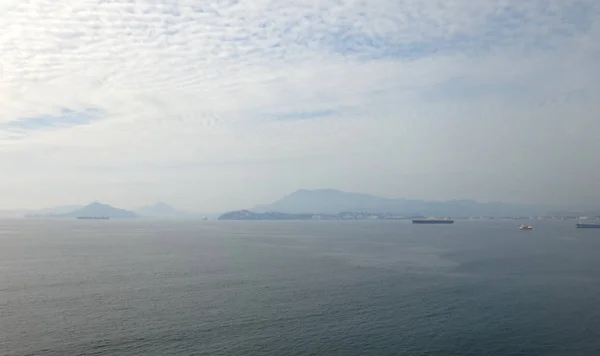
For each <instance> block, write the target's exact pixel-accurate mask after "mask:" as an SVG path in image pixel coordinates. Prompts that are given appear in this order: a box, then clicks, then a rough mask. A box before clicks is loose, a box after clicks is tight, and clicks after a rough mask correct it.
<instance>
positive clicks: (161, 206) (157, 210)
mask: <svg viewBox="0 0 600 356" xmlns="http://www.w3.org/2000/svg"><path fill="white" fill-rule="evenodd" d="M135 212H136V213H137V214H139V215H140V216H145V217H156V218H180V217H190V216H192V214H190V213H188V212H185V211H181V210H178V209H176V208H174V207H172V206H171V205H169V204H167V203H163V202H158V203H156V204H153V205H147V206H142V207H140V208H137V209H136V210H135Z"/></svg>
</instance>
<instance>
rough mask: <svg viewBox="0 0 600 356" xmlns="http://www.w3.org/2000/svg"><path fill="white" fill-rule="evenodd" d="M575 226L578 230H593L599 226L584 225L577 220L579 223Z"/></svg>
mask: <svg viewBox="0 0 600 356" xmlns="http://www.w3.org/2000/svg"><path fill="white" fill-rule="evenodd" d="M575 226H576V227H578V228H580V229H594V228H596V229H600V224H597V223H591V224H585V223H582V222H581V220H579V223H578V224H577V225H575Z"/></svg>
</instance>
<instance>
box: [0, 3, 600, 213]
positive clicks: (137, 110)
mask: <svg viewBox="0 0 600 356" xmlns="http://www.w3.org/2000/svg"><path fill="white" fill-rule="evenodd" d="M599 36H600V4H598V3H597V1H593V0H572V1H564V0H531V1H522V0H501V1H499V0H481V1H469V0H421V1H417V0H393V1H392V0H384V1H367V0H335V1H334V0H331V1H323V2H318V3H308V2H306V1H301V0H289V1H279V0H253V1H233V0H231V1H229V0H222V1H217V2H190V1H170V2H154V1H137V2H131V1H126V0H116V1H97V2H93V1H92V2H89V1H86V2H73V1H69V2H64V1H63V2H61V1H52V0H41V1H36V2H35V3H27V2H22V1H9V0H5V1H3V2H2V3H1V4H0V53H2V61H1V63H0V65H1V67H0V155H1V156H2V157H1V159H0V170H2V171H3V172H11V173H10V174H4V175H2V177H0V183H1V184H0V186H6V187H10V186H14V184H17V183H15V182H17V181H18V182H19V183H18V184H26V183H24V182H27V179H28V178H27V177H35V174H33V173H32V170H33V171H35V170H36V169H37V170H40V171H41V170H45V172H52V173H48V174H47V176H48V180H52V179H54V181H55V182H56V185H55V188H54V190H52V189H48V190H47V191H48V192H47V193H43V194H46V195H47V197H46V198H39V197H38V198H36V197H35V196H34V195H31V194H30V199H32V201H33V200H35V199H42V200H43V199H46V200H47V201H45V202H41V203H43V204H40V205H47V204H50V203H51V200H52V199H55V198H51V196H54V197H60V196H63V195H64V194H59V193H58V192H59V191H60V189H59V187H63V186H64V182H69V184H67V186H70V187H73V188H72V189H76V188H75V187H76V186H77V184H76V181H78V180H86V181H88V182H89V181H94V180H96V181H97V184H98V186H101V185H102V182H103V180H102V179H108V178H106V177H117V176H118V177H120V178H119V179H118V180H117V181H118V182H122V183H123V184H125V182H127V181H139V179H141V178H139V177H136V176H135V173H133V172H132V171H131V169H127V167H137V166H140V167H141V166H143V167H144V169H143V171H144V173H143V174H144V176H143V179H146V180H148V179H149V180H151V181H153V182H155V185H156V187H161V188H160V189H162V190H164V191H165V192H171V193H170V194H172V195H173V196H174V197H177V199H180V200H181V201H184V202H186V201H187V202H188V203H189V204H193V202H191V200H189V199H192V198H190V197H188V196H189V194H187V193H184V192H185V189H188V190H189V189H191V187H190V186H187V185H185V184H183V183H182V184H181V185H179V187H180V188H179V189H175V188H172V186H171V184H172V183H167V181H168V182H173V180H176V179H181V180H182V182H183V181H185V182H189V181H193V180H194V179H196V181H197V182H200V181H201V182H202V184H203V186H204V187H206V188H203V192H204V194H208V196H210V197H213V198H214V199H215V200H219V199H222V198H223V197H228V198H227V199H229V200H228V201H231V202H234V201H235V204H234V203H231V205H237V204H241V203H242V201H241V200H240V199H242V198H236V196H235V195H234V194H229V193H227V194H226V192H225V191H226V188H223V187H222V186H221V185H219V184H217V183H212V182H230V184H231V185H233V184H241V182H242V181H243V179H248V180H253V184H254V185H256V186H257V188H256V191H254V193H244V194H245V195H244V197H245V198H243V199H248V201H249V203H250V200H251V199H253V198H257V197H258V196H259V195H260V194H261V193H260V192H263V193H264V192H266V191H268V192H269V194H273V195H272V196H275V195H277V194H279V193H280V192H281V191H284V190H289V189H295V188H296V187H298V186H299V185H304V186H306V187H309V186H310V185H311V184H312V185H315V186H328V185H329V186H336V187H338V188H345V189H346V190H363V191H371V192H372V193H384V194H388V195H405V196H407V197H410V195H411V194H412V195H413V196H414V197H424V198H434V197H435V196H433V195H436V194H437V195H438V196H440V198H445V196H444V194H448V195H451V196H449V198H454V197H458V198H463V197H475V198H477V197H479V198H482V199H485V198H490V199H500V198H503V197H502V196H501V195H502V193H501V192H502V191H503V190H502V189H504V188H500V187H499V188H498V189H495V191H497V192H499V193H497V194H498V195H499V196H492V195H493V194H492V193H489V194H488V193H486V192H481V191H478V192H475V191H474V190H473V192H474V193H473V195H474V196H471V195H469V194H468V192H469V191H470V190H469V189H474V188H472V187H473V184H471V183H470V184H468V185H465V184H463V183H461V182H460V181H458V180H452V183H451V184H450V183H447V184H449V185H448V186H443V185H440V186H439V187H438V188H436V189H431V185H428V184H425V183H424V181H423V180H414V181H406V182H405V186H410V187H411V189H410V191H409V192H404V191H401V190H402V189H400V188H398V187H397V186H396V185H395V183H394V182H397V181H398V179H400V178H399V177H400V176H401V175H402V174H401V172H402V171H410V172H412V174H413V175H412V176H422V175H423V174H425V175H430V176H431V177H439V176H443V175H444V174H450V172H451V171H452V172H453V173H452V174H455V172H454V171H453V170H455V169H462V170H474V169H475V168H473V167H474V166H473V164H472V162H474V161H477V162H479V165H478V166H476V167H477V170H479V173H481V174H479V176H486V174H487V173H486V170H488V171H489V170H491V171H494V170H496V169H501V170H504V171H505V172H506V170H507V169H514V170H518V171H519V172H520V173H519V174H520V175H523V176H527V177H528V178H523V179H524V180H527V179H529V181H531V182H535V181H536V179H538V178H539V175H540V174H541V173H539V172H545V174H546V176H548V175H551V173H552V170H554V169H558V168H557V167H556V166H555V165H554V162H555V161H556V160H552V159H551V158H546V157H549V156H550V154H549V153H548V154H545V153H544V152H550V151H552V144H555V142H556V137H557V135H560V134H564V135H565V137H568V138H569V139H568V140H569V142H570V143H571V145H572V146H574V148H573V151H575V149H578V150H584V149H585V150H586V152H587V151H588V150H589V149H590V148H591V147H592V146H590V147H588V146H585V147H583V146H584V145H588V144H587V143H585V142H588V141H587V140H591V139H592V137H591V136H590V132H589V130H587V129H585V127H586V126H587V125H589V124H590V123H591V121H592V119H591V118H593V117H595V116H594V115H595V114H594V113H595V111H594V110H597V109H598V105H597V104H596V103H595V102H594V100H593V98H594V97H595V96H596V95H598V94H600V90H599V89H600V85H599V84H598V83H600V68H599V67H598V65H597V63H598V60H599V59H600V42H599V41H598V38H599ZM66 108H68V109H66ZM91 108H93V109H91ZM566 117H568V118H569V120H571V124H570V125H566V124H564V120H566V119H565V118H566ZM482 118H483V119H482ZM465 127H468V129H465ZM511 127H519V128H522V127H527V128H530V129H532V130H534V129H535V131H534V132H533V133H531V134H530V136H532V138H530V140H529V141H527V140H523V141H521V140H520V139H519V138H518V137H520V136H519V135H520V133H518V134H515V130H516V129H510V128H511ZM519 132H520V131H519ZM567 133H568V134H567ZM499 137H501V138H502V139H500V138H499ZM572 137H578V138H580V139H579V140H578V141H575V140H572V139H571V138H572ZM15 138H19V139H18V140H17V139H15ZM510 140H512V141H510ZM507 142H512V143H507ZM469 145H471V146H469ZM472 145H479V147H480V149H478V150H476V151H477V152H488V153H487V154H485V155H483V156H482V157H483V158H482V157H478V156H476V153H477V152H475V151H474V150H473V148H472ZM590 145H591V144H590ZM507 147H509V148H510V149H509V148H507ZM594 147H595V146H594ZM511 150H512V151H511ZM507 151H510V152H513V153H510V154H509V153H506V152H507ZM523 151H524V152H536V153H537V154H538V156H536V157H537V158H536V160H537V161H538V162H545V163H544V164H541V163H540V164H541V165H542V166H539V167H537V168H538V169H537V171H534V170H533V168H531V167H532V166H531V165H528V162H527V160H525V159H523V158H522V156H519V154H518V153H515V152H523ZM447 154H450V155H452V156H453V157H454V159H452V160H447V159H445V158H440V157H441V156H443V155H447ZM23 155H26V156H27V157H28V158H27V159H26V160H25V159H22V157H23ZM302 155H304V156H306V157H311V162H315V163H314V166H311V163H307V161H302V162H303V163H294V164H295V165H292V163H289V165H287V164H284V163H273V168H272V169H271V170H265V169H264V166H263V167H262V168H261V169H256V170H255V169H253V168H251V165H248V164H241V163H240V165H239V169H238V168H233V165H229V164H228V165H227V167H229V168H227V169H224V170H217V169H212V170H211V169H208V168H206V167H207V165H206V164H203V163H206V162H210V165H209V166H210V167H214V166H215V165H218V162H256V161H258V160H262V161H269V162H284V161H285V160H286V158H288V159H289V161H290V162H292V161H294V162H298V157H301V156H302ZM319 155H320V156H319ZM316 156H319V157H327V158H323V160H319V159H316V158H315V157H316ZM89 157H94V162H96V163H97V164H98V165H99V166H103V167H113V168H111V169H112V170H113V171H112V172H113V173H112V175H108V173H107V176H103V178H100V176H98V175H94V174H92V173H90V171H89V170H83V169H80V168H77V167H82V166H84V165H86V164H87V165H89ZM332 157H335V158H332ZM415 157H419V159H415ZM486 157H487V158H489V157H493V158H494V159H493V160H486V159H484V158H486ZM498 157H501V158H498ZM502 157H504V158H502ZM506 157H508V158H506ZM519 157H521V158H519ZM492 161H493V162H496V163H494V165H490V164H489V162H492ZM23 162H29V163H23ZM31 162H35V167H34V166H33V163H31ZM448 162H453V163H452V164H453V166H450V165H449V164H448ZM470 162H471V163H470ZM499 162H500V163H499ZM166 166H169V167H170V166H174V167H176V166H180V167H198V168H197V170H195V171H194V172H195V173H192V172H191V171H192V169H187V170H186V173H185V177H184V176H183V175H179V176H178V175H177V173H176V172H172V173H169V179H168V180H167V178H165V174H167V173H164V169H163V168H164V167H166ZM119 167H121V168H120V169H121V170H119ZM151 167H155V171H154V174H149V172H148V170H151ZM457 167H458V168H457ZM565 167H566V166H565ZM9 168H10V169H9ZM236 169H237V170H236ZM570 169H574V168H573V167H570ZM561 171H568V170H566V169H561ZM124 172H127V173H124ZM308 172H316V173H308ZM375 172H378V173H375ZM475 173H477V172H475ZM475 173H473V175H474V176H476V175H477V174H475ZM484 173H485V174H484ZM140 174H141V173H140ZM499 174H500V175H502V174H503V173H502V172H500V173H499ZM504 174H506V173H504ZM597 175H600V172H598V173H597ZM348 176H353V177H355V178H354V179H352V180H348V179H346V178H344V177H348ZM592 176H593V175H592ZM161 177H162V178H161ZM138 178H139V179H138ZM111 179H112V178H111ZM115 179H116V178H115ZM162 179H165V180H164V181H163V180H162ZM432 179H433V178H432ZM575 179H583V178H575ZM586 179H587V178H586ZM590 179H591V178H590ZM61 182H62V183H61ZM236 182H237V183H236ZM273 182H277V187H278V188H277V189H275V188H268V189H267V187H273V186H274V184H273ZM340 182H342V183H340ZM344 182H345V183H344ZM449 182H450V181H449ZM472 183H473V182H472ZM483 183H485V182H483V181H482V184H483ZM18 184H17V185H18ZM186 184H188V183H186ZM189 184H191V183H189ZM343 184H346V186H340V185H343ZM586 184H587V183H585V182H582V183H581V184H579V186H582V187H583V186H589V184H587V185H586ZM246 185H247V184H246ZM128 187H129V186H128ZM6 189H9V188H6ZM153 189H154V188H153ZM157 189H159V188H157ZM278 189H279V190H278ZM540 189H541V188H540ZM373 190H380V191H373ZM95 191H96V192H98V191H101V190H100V189H99V188H98V189H96V190H95ZM489 191H494V189H493V188H490V189H489ZM506 191H514V189H512V188H511V189H508V188H507V189H506ZM554 191H556V189H555V190H554ZM16 192H19V189H9V190H7V191H4V190H2V189H1V188H0V193H2V194H4V193H6V194H7V195H3V196H8V195H10V194H13V196H15V197H16V195H15V194H17V193H16ZM27 192H30V191H29V190H27V189H25V188H23V189H22V191H21V193H23V194H25V193H27ZM51 192H54V193H51ZM103 192H104V193H106V194H115V197H116V199H123V200H127V199H132V200H135V199H142V196H143V194H142V192H138V193H134V191H133V190H130V189H128V190H127V191H121V192H116V191H115V188H114V186H112V185H111V186H110V188H106V190H104V191H103ZM111 192H112V193H111ZM28 194H29V193H28ZM40 194H42V193H40ZM52 194H54V195H52ZM78 194H84V195H85V194H91V193H87V191H86V190H82V191H78ZM165 194H167V193H165ZM211 194H212V195H211ZM252 194H254V195H252ZM264 194H266V193H264ZM430 194H431V195H432V196H430ZM557 194H558V193H557ZM163 196H165V195H163ZM272 196H271V197H272ZM540 196H541V197H542V198H543V194H541V193H531V195H530V197H529V199H531V200H535V199H542V198H540ZM564 196H567V193H564V195H563V197H564ZM91 198H92V200H93V199H101V198H102V197H98V196H94V197H91ZM512 198H515V197H512ZM516 198H520V197H516ZM15 199H16V198H15ZM236 199H237V200H236ZM268 199H270V198H268ZM268 199H267V200H268ZM553 199H554V198H553ZM557 199H558V198H557ZM19 200H20V201H25V199H24V198H23V197H20V199H19ZM101 200H105V199H101ZM67 203H68V202H67ZM251 203H252V204H253V203H255V201H252V202H251Z"/></svg>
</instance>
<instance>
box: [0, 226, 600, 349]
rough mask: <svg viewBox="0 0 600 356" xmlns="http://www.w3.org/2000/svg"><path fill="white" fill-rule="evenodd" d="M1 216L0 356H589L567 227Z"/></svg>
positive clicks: (577, 242) (599, 278) (590, 334)
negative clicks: (24, 218) (51, 219)
mask: <svg viewBox="0 0 600 356" xmlns="http://www.w3.org/2000/svg"><path fill="white" fill-rule="evenodd" d="M518 224H519V222H515V221H512V222H511V221H509V222H506V221H495V220H490V221H457V222H456V223H455V224H454V225H447V226H442V225H438V226H435V225H412V224H410V223H407V222H398V221H369V222H366V221H349V222H319V221H314V222H313V221H300V222H224V221H219V222H207V221H202V222H174V221H171V222H150V221H129V222H125V221H112V220H109V221H92V220H89V221H81V220H76V221H44V220H6V221H1V222H0V355H12V356H25V355H36V356H37V355H56V356H70V355H96V356H101V355H111V356H112V355H127V356H133V355H145V356H153V355H215V356H218V355H228V356H231V355H273V356H275V355H277V356H281V355H344V356H349V355H444V356H447V355H502V356H508V355H600V308H599V304H598V303H600V231H597V230H594V229H590V230H585V229H575V228H574V223H573V222H536V223H535V226H534V230H533V231H519V230H518V229H517V225H518Z"/></svg>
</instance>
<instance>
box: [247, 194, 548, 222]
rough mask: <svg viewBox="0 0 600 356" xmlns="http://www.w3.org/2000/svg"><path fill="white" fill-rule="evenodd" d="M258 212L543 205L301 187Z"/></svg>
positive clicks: (418, 212)
mask: <svg viewBox="0 0 600 356" xmlns="http://www.w3.org/2000/svg"><path fill="white" fill-rule="evenodd" d="M251 210H252V211H253V212H256V213H266V212H280V213H287V214H339V213H341V212H360V213H372V214H383V213H390V214H395V215H401V216H438V217H444V216H452V217H458V216H504V215H512V216H514V215H532V214H533V215H535V214H543V213H544V212H545V211H546V209H545V208H544V207H541V206H530V205H516V204H507V203H502V202H492V203H480V202H476V201H474V200H448V201H423V200H409V199H399V198H382V197H377V196H373V195H369V194H363V193H350V192H343V191H339V190H335V189H317V190H306V189H301V190H298V191H296V192H294V193H292V194H289V195H287V196H285V197H283V198H281V199H279V200H277V201H276V202H274V203H271V204H267V205H258V206H256V207H254V208H253V209H251Z"/></svg>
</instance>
